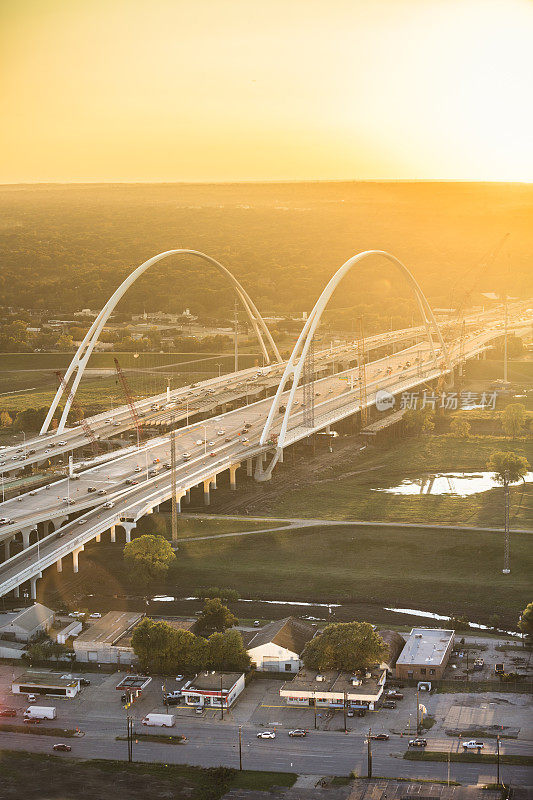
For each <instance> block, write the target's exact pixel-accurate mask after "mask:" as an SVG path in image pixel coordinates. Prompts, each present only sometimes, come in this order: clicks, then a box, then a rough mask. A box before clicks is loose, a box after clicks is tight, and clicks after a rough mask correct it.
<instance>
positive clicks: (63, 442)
mask: <svg viewBox="0 0 533 800" xmlns="http://www.w3.org/2000/svg"><path fill="white" fill-rule="evenodd" d="M58 445H59V446H60V447H64V446H65V445H66V441H65V440H64V439H61V441H60V442H58Z"/></svg>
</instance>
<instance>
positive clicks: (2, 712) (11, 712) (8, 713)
mask: <svg viewBox="0 0 533 800" xmlns="http://www.w3.org/2000/svg"><path fill="white" fill-rule="evenodd" d="M16 716H17V710H16V709H15V708H2V709H0V717H16Z"/></svg>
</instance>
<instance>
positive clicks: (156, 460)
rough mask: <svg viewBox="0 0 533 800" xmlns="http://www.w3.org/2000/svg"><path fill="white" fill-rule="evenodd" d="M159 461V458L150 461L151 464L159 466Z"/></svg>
mask: <svg viewBox="0 0 533 800" xmlns="http://www.w3.org/2000/svg"><path fill="white" fill-rule="evenodd" d="M160 460H161V459H159V458H153V459H152V464H159V462H160Z"/></svg>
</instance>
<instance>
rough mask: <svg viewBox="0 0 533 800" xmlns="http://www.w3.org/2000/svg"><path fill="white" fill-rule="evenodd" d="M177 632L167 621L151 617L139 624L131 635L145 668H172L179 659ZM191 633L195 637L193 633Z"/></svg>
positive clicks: (161, 670) (166, 669)
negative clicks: (159, 620)
mask: <svg viewBox="0 0 533 800" xmlns="http://www.w3.org/2000/svg"><path fill="white" fill-rule="evenodd" d="M176 633H177V631H176V630H174V628H172V627H171V626H170V625H168V624H167V623H166V622H154V620H153V619H150V618H149V617H145V619H143V620H142V622H141V623H140V624H139V625H137V627H136V628H135V630H134V631H133V634H132V637H131V646H132V647H133V652H134V653H135V655H136V656H137V658H138V659H139V661H140V664H141V667H142V668H143V669H146V670H149V671H153V672H168V671H171V670H172V668H173V667H174V664H175V663H176V660H177V650H178V641H177V637H176ZM183 633H188V631H183ZM189 635H190V636H191V637H193V634H192V633H191V634H189Z"/></svg>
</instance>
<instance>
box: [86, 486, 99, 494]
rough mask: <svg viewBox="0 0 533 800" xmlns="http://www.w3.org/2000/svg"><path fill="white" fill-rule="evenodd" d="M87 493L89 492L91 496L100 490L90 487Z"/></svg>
mask: <svg viewBox="0 0 533 800" xmlns="http://www.w3.org/2000/svg"><path fill="white" fill-rule="evenodd" d="M87 491H88V492H89V494H91V493H92V492H97V491H98V489H97V488H96V486H88V487H87Z"/></svg>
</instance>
